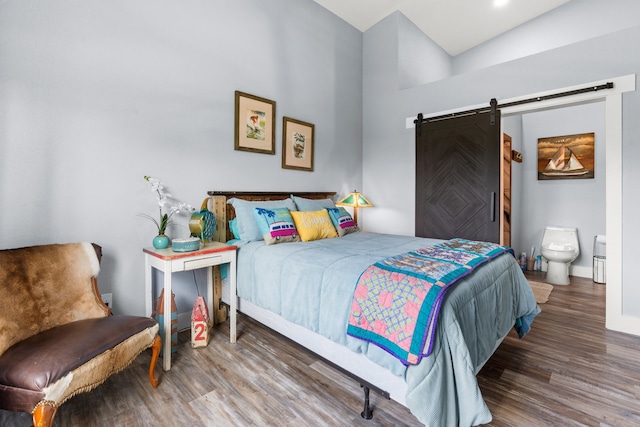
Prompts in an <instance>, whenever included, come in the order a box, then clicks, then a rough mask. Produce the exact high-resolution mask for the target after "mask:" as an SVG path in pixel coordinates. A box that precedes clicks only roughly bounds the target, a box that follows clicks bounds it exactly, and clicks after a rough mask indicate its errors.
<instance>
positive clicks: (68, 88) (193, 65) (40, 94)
mask: <svg viewBox="0 0 640 427" xmlns="http://www.w3.org/2000/svg"><path fill="white" fill-rule="evenodd" d="M235 90H241V91H244V92H248V93H251V94H254V95H258V96H262V97H265V98H268V99H271V100H274V101H276V141H275V144H276V154H275V155H265V154H255V153H248V152H241V151H234V149H233V146H234V134H233V122H234V91H235ZM362 111H363V110H362V33H361V32H359V31H358V30H356V29H354V28H353V27H351V26H350V25H348V24H346V23H345V22H344V21H343V20H341V19H339V18H337V17H336V16H335V15H333V14H331V13H329V12H328V11H327V10H326V9H324V8H322V7H321V6H319V5H317V4H316V3H315V2H312V1H298V0H270V1H269V2H263V1H257V0H225V1H201V0H188V1H182V2H175V1H170V0H156V1H151V0H137V1H123V0H114V1H109V2H104V1H98V0H56V1H55V2H42V1H35V0H11V1H3V2H2V6H1V7H0V206H1V207H2V214H1V215H0V247H1V248H11V247H20V246H27V245H35V244H43V243H53V242H70V241H92V242H96V243H98V244H100V245H102V246H103V250H104V259H103V263H102V271H101V274H100V278H99V284H100V290H101V292H113V302H114V311H115V312H119V313H132V314H150V313H143V311H144V299H145V296H144V268H143V255H142V247H144V246H150V245H151V239H152V238H153V236H154V228H153V225H152V224H151V222H149V221H146V220H144V219H143V218H140V217H139V216H137V214H138V213H139V212H146V213H149V214H154V213H155V212H156V211H157V205H155V201H154V199H153V197H152V194H151V193H150V192H149V190H148V188H147V186H146V183H145V182H144V181H143V179H142V178H143V176H144V175H151V176H153V177H157V178H160V179H161V180H162V181H163V182H164V184H165V185H167V186H168V188H169V190H170V191H171V193H172V194H173V195H174V196H175V197H176V198H178V199H180V200H182V201H184V202H187V203H190V204H192V205H197V206H199V205H200V203H201V202H202V200H203V199H204V198H205V197H206V193H207V191H208V190H283V191H303V190H331V191H338V192H342V193H343V194H344V193H345V192H347V191H348V190H349V191H350V190H352V189H353V188H361V187H362V145H361V142H362V128H361V123H362ZM283 115H286V116H290V117H293V118H296V119H299V120H303V121H307V122H310V123H313V124H315V138H316V141H315V143H316V144H315V171H314V172H313V173H309V172H302V171H295V170H285V169H282V168H281V132H282V116H283ZM187 220H188V218H180V219H179V220H178V221H177V227H174V228H173V229H172V230H171V233H170V234H171V235H172V236H173V237H184V236H185V235H188V227H187V226H186V222H187ZM198 275H199V277H198V282H199V285H200V288H201V289H203V284H204V283H205V279H204V274H203V272H201V271H199V272H198ZM177 283H178V284H177V286H175V287H174V289H176V293H177V298H178V309H179V310H180V311H190V310H191V305H192V304H193V296H192V295H188V296H184V297H183V296H182V294H183V293H185V292H186V293H187V294H193V295H195V286H194V283H193V276H192V274H191V273H190V272H189V273H184V274H182V275H180V276H179V277H178V278H177Z"/></svg>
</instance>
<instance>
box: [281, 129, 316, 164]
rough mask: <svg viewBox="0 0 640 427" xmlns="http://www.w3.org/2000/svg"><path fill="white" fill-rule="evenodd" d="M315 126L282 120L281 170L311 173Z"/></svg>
mask: <svg viewBox="0 0 640 427" xmlns="http://www.w3.org/2000/svg"><path fill="white" fill-rule="evenodd" d="M314 131H315V126H314V125H313V124H311V123H307V122H303V121H300V120H296V119H292V118H291V117H283V118H282V168H283V169H295V170H301V171H308V172H313V151H314V145H315V137H314Z"/></svg>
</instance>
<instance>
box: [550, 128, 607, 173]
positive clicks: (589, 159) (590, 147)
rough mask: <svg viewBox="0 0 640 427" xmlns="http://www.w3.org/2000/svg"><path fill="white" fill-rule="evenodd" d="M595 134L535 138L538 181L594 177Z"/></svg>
mask: <svg viewBox="0 0 640 427" xmlns="http://www.w3.org/2000/svg"><path fill="white" fill-rule="evenodd" d="M594 147H595V133H594V132H590V133H580V134H574V135H562V136H552V137H547V138H538V180H540V181H542V180H556V179H593V178H594V177H595V159H594V155H595V150H594Z"/></svg>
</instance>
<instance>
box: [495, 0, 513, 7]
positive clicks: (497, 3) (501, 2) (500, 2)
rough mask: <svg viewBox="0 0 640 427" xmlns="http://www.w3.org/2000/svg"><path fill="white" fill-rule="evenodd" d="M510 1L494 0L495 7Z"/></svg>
mask: <svg viewBox="0 0 640 427" xmlns="http://www.w3.org/2000/svg"><path fill="white" fill-rule="evenodd" d="M507 3H509V0H493V5H494V6H495V7H502V6H505V5H506V4H507Z"/></svg>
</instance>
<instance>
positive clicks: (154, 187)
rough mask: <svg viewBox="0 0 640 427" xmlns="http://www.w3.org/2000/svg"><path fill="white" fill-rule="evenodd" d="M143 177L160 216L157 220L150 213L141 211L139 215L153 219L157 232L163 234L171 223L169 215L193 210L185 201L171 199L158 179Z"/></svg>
mask: <svg viewBox="0 0 640 427" xmlns="http://www.w3.org/2000/svg"><path fill="white" fill-rule="evenodd" d="M144 179H145V181H147V183H148V184H149V188H150V189H151V192H152V193H153V195H154V196H155V198H156V200H157V202H158V211H159V213H160V217H159V219H158V220H156V219H155V218H154V217H152V216H151V215H147V214H144V213H141V214H139V215H140V216H141V217H144V218H147V219H149V220H151V221H153V223H154V224H155V225H156V227H158V234H159V235H164V233H165V231H166V230H167V227H168V226H169V224H170V223H171V222H170V220H171V217H172V216H173V215H174V214H176V213H178V212H193V210H194V209H193V208H192V207H191V205H188V204H187V203H182V202H179V201H177V200H175V199H173V198H172V196H171V194H169V193H168V192H167V191H166V189H165V187H164V186H163V185H162V182H160V180H159V179H156V178H152V177H150V176H148V175H145V177H144ZM172 202H173V203H172Z"/></svg>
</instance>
